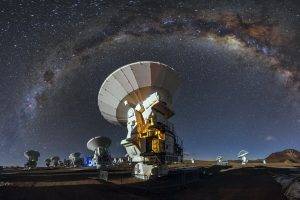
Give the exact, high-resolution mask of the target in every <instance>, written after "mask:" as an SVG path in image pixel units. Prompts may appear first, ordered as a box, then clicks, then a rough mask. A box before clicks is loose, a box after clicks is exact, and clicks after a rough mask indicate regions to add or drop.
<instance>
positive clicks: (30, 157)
mask: <svg viewBox="0 0 300 200" xmlns="http://www.w3.org/2000/svg"><path fill="white" fill-rule="evenodd" d="M24 156H25V157H26V158H27V163H26V164H25V167H26V168H28V169H32V168H35V167H36V165H37V161H38V159H39V157H40V153H39V152H38V151H35V150H28V151H26V152H24Z"/></svg>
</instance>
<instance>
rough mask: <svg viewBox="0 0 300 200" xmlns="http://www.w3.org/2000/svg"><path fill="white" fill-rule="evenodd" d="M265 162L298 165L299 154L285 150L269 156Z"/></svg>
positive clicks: (299, 160) (291, 150) (299, 161)
mask: <svg viewBox="0 0 300 200" xmlns="http://www.w3.org/2000/svg"><path fill="white" fill-rule="evenodd" d="M266 161H267V162H268V163H275V162H284V163H300V152H299V151H297V150H295V149H286V150H283V151H279V152H275V153H272V154H270V155H269V156H268V157H267V158H266Z"/></svg>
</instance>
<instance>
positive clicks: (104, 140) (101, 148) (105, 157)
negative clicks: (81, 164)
mask: <svg viewBox="0 0 300 200" xmlns="http://www.w3.org/2000/svg"><path fill="white" fill-rule="evenodd" d="M110 144H111V140H110V139H109V138H108V137H104V136H97V137H94V138H92V139H90V140H89V141H88V142H87V144H86V146H87V148H88V149H89V150H91V151H93V152H94V157H93V162H94V163H95V164H96V166H97V169H100V168H107V167H108V166H109V165H110V164H111V156H110V155H109V151H108V147H109V146H110Z"/></svg>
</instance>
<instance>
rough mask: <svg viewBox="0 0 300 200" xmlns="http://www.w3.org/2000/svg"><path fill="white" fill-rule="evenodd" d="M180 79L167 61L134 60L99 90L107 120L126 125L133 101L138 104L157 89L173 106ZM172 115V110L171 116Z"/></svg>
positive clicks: (100, 100)
mask: <svg viewBox="0 0 300 200" xmlns="http://www.w3.org/2000/svg"><path fill="white" fill-rule="evenodd" d="M179 83H180V80H179V77H178V75H177V73H176V72H175V71H174V69H173V68H171V67H169V66H167V65H165V64H162V63H159V62H153V61H141V62H136V63H131V64H128V65H125V66H123V67H121V68H119V69H117V70H116V71H114V72H113V73H112V74H110V75H109V76H108V77H107V78H106V79H105V81H104V82H103V84H102V86H101V88H100V91H99V94H98V106H99V109H100V112H101V114H102V116H103V117H104V118H105V119H106V120H107V121H109V122H110V123H113V124H121V125H124V126H125V125H126V122H127V111H128V109H129V107H130V105H137V104H138V103H141V102H143V101H144V100H145V99H146V98H147V97H149V96H150V95H151V94H152V93H154V92H157V93H158V94H159V96H160V99H161V100H160V101H162V102H165V103H166V104H167V105H169V106H170V105H171V104H172V96H173V94H174V93H175V91H176V90H177V88H178V86H179ZM165 113H167V112H165ZM172 115H173V113H172V111H171V110H170V111H169V116H172Z"/></svg>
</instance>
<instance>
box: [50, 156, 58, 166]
mask: <svg viewBox="0 0 300 200" xmlns="http://www.w3.org/2000/svg"><path fill="white" fill-rule="evenodd" d="M50 159H51V165H52V166H53V167H57V166H58V161H59V157H58V156H53V157H51V158H50Z"/></svg>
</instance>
